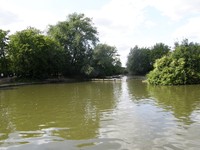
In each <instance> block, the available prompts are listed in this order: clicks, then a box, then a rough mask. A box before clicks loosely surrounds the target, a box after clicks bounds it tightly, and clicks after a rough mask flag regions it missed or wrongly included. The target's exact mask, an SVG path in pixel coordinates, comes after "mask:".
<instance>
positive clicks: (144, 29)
mask: <svg viewBox="0 0 200 150" xmlns="http://www.w3.org/2000/svg"><path fill="white" fill-rule="evenodd" d="M73 12H77V13H84V14H85V15H86V16H87V17H90V18H93V22H94V25H95V26H96V27H97V30H98V32H99V38H100V42H101V43H106V44H109V45H112V46H116V48H117V49H118V52H119V54H120V55H121V61H122V63H123V65H125V63H126V58H127V55H128V53H129V51H130V48H131V47H134V46H135V45H138V46H140V47H144V46H145V47H150V46H153V45H154V44H155V43H159V42H163V43H165V44H167V45H169V46H173V43H174V42H175V41H181V40H182V39H184V38H188V39H189V41H193V42H198V43H200V0H173V1H169V0H0V29H3V30H10V31H11V33H14V32H16V31H20V30H23V29H25V28H26V27H28V26H32V27H36V28H38V29H40V30H46V29H47V26H48V25H49V24H51V25H53V24H56V23H57V22H58V21H64V20H65V19H66V16H67V15H68V14H70V13H73Z"/></svg>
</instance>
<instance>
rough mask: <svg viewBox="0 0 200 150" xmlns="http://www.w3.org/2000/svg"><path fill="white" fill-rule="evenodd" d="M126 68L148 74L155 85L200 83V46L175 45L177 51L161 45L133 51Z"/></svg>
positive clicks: (138, 73) (140, 73) (136, 73)
mask: <svg viewBox="0 0 200 150" xmlns="http://www.w3.org/2000/svg"><path fill="white" fill-rule="evenodd" d="M127 69H128V71H129V73H130V74H133V75H146V74H147V82H148V83H149V84H154V85H185V84H200V44H199V43H193V42H189V41H188V40H187V39H185V40H183V41H182V42H181V43H178V42H176V43H175V46H174V50H172V49H170V48H169V46H167V45H165V44H163V43H159V44H156V45H154V46H153V47H151V48H138V47H137V46H135V47H134V48H132V49H131V51H130V53H129V56H128V61H127Z"/></svg>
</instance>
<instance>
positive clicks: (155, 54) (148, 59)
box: [127, 43, 170, 75]
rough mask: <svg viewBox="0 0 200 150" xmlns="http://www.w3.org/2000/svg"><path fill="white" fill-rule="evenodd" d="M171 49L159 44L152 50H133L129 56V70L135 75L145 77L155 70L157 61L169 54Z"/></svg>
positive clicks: (137, 48) (136, 48)
mask: <svg viewBox="0 0 200 150" xmlns="http://www.w3.org/2000/svg"><path fill="white" fill-rule="evenodd" d="M169 51H170V48H169V47H168V46H167V45H165V44H163V43H157V44H155V45H154V46H153V47H151V48H139V47H138V46H135V47H134V48H131V50H130V53H129V55H128V61H127V69H128V72H129V73H130V74H133V75H145V74H147V73H148V72H149V71H151V70H152V69H153V64H154V63H155V61H156V59H158V58H161V57H162V56H163V55H166V54H168V53H169Z"/></svg>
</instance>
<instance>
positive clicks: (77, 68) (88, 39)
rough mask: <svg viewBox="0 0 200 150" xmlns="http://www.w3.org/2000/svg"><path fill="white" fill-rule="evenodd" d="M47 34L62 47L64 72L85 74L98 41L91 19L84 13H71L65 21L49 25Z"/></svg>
mask: <svg viewBox="0 0 200 150" xmlns="http://www.w3.org/2000/svg"><path fill="white" fill-rule="evenodd" d="M48 34H49V35H50V36H51V37H53V38H54V39H56V40H57V41H58V42H59V43H60V45H61V46H62V47H63V48H64V51H65V57H66V66H67V67H66V74H73V75H74V74H75V75H77V74H85V72H86V71H87V69H86V68H88V67H87V66H88V64H90V63H91V59H92V54H93V48H94V46H95V45H96V43H97V41H98V38H97V30H96V28H95V27H94V26H93V23H92V20H91V19H90V18H88V17H85V15H84V14H77V13H73V14H70V15H69V16H68V17H67V20H66V21H63V22H58V23H57V24H56V25H55V26H50V27H49V31H48Z"/></svg>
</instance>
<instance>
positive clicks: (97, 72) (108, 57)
mask: <svg viewBox="0 0 200 150" xmlns="http://www.w3.org/2000/svg"><path fill="white" fill-rule="evenodd" d="M93 66H94V68H95V69H94V76H97V77H105V76H110V75H116V74H120V73H121V69H122V68H121V62H120V60H119V58H118V54H117V49H116V47H113V46H109V45H107V44H98V45H97V46H96V47H95V49H94V54H93Z"/></svg>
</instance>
